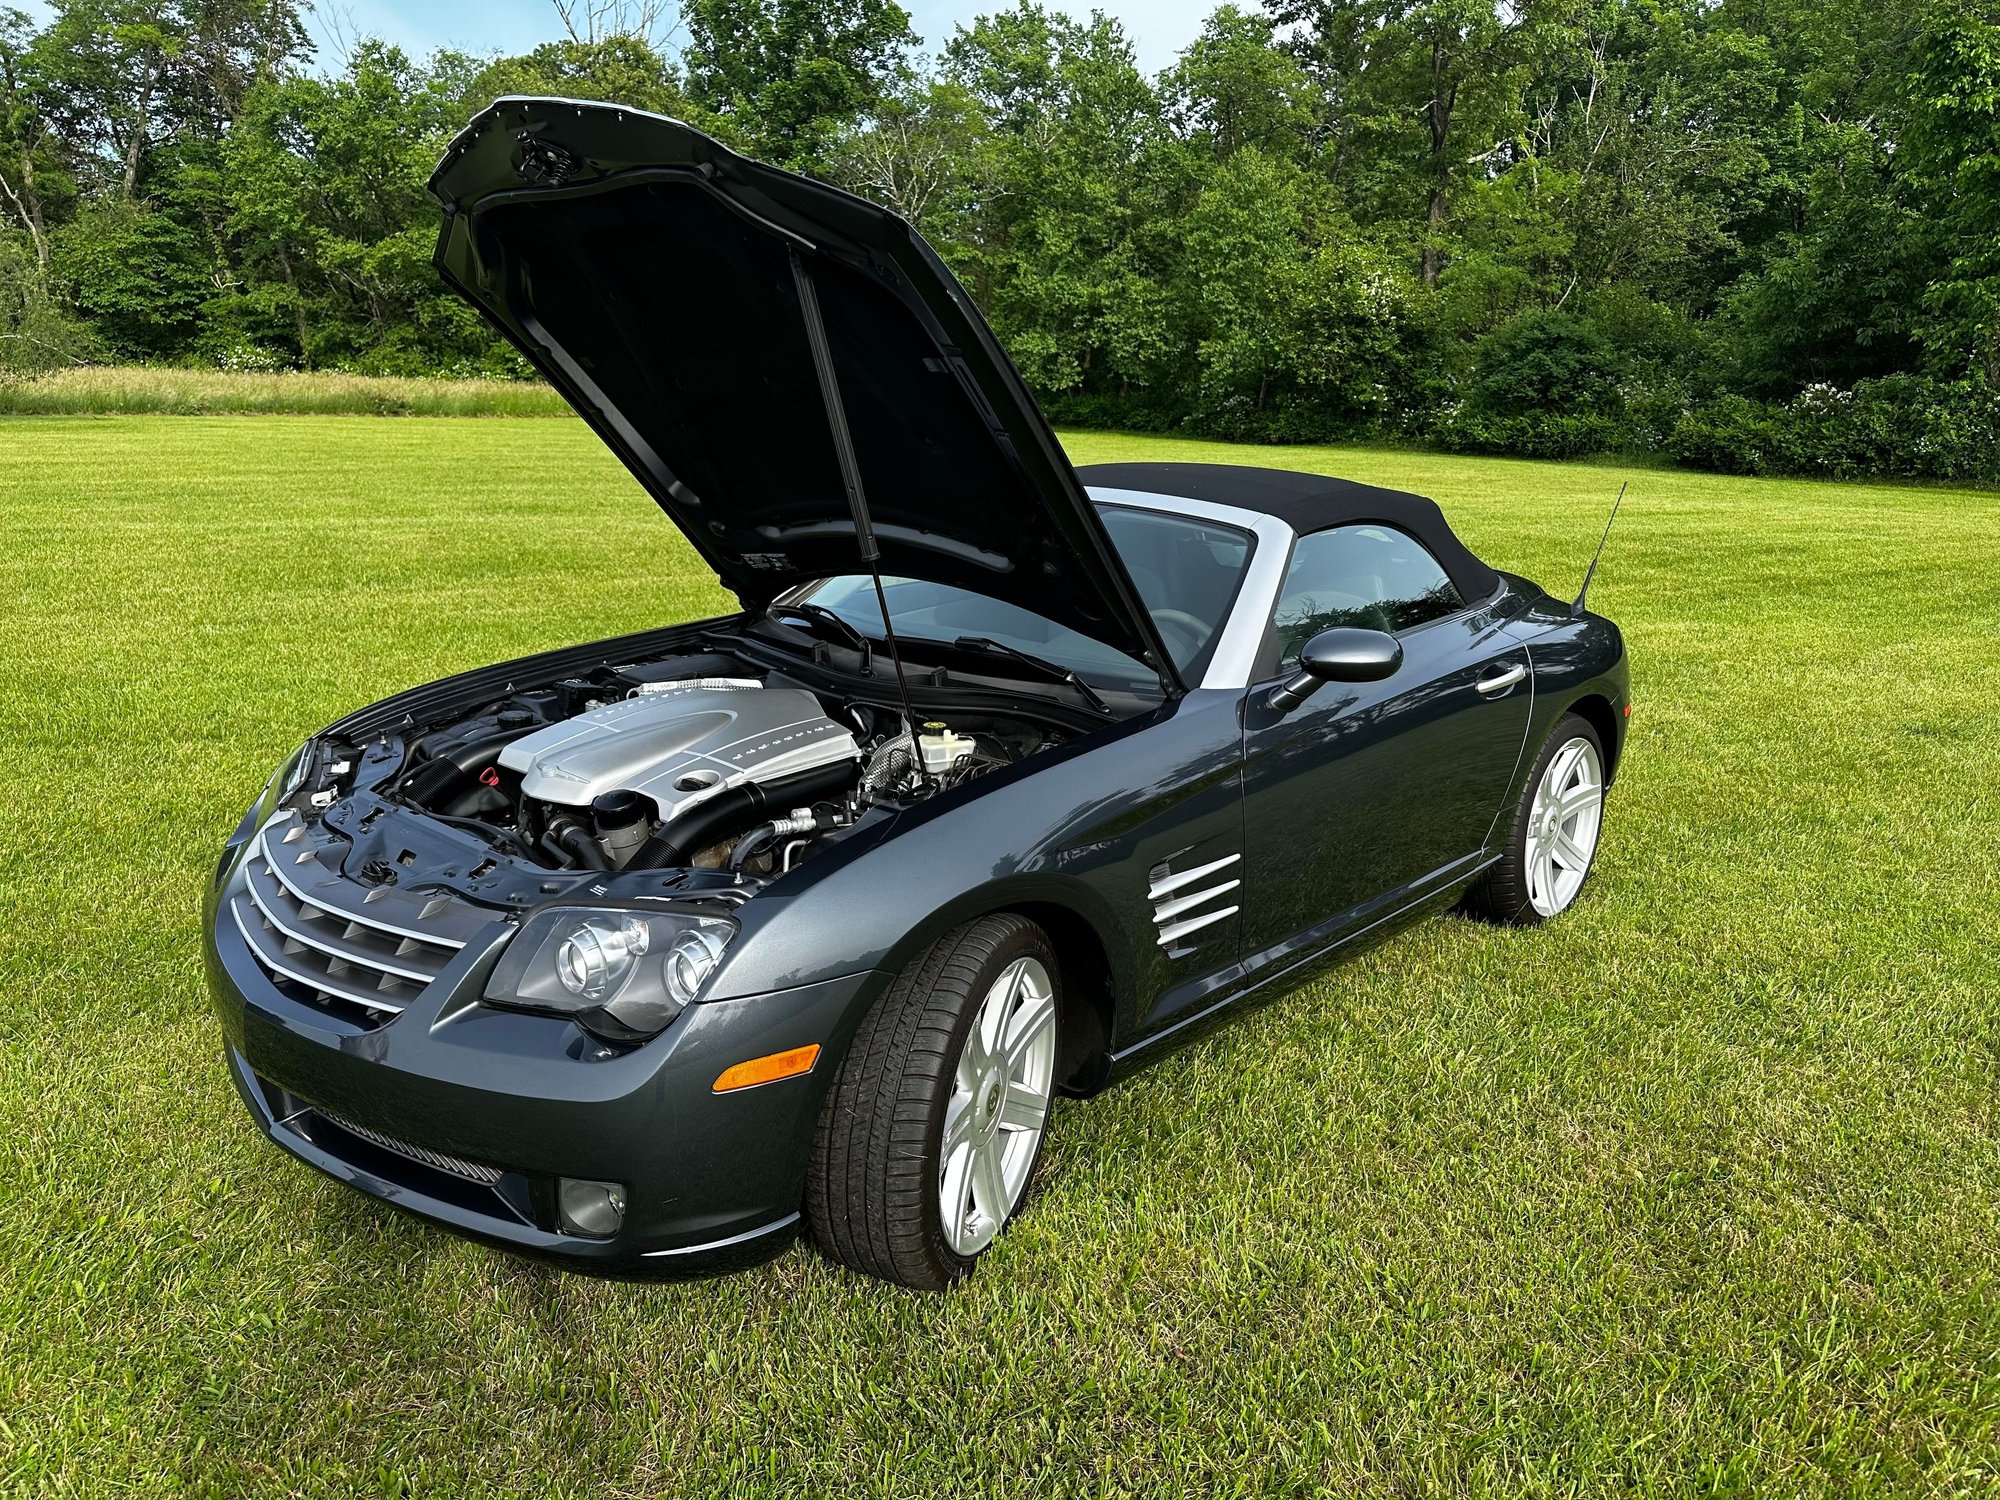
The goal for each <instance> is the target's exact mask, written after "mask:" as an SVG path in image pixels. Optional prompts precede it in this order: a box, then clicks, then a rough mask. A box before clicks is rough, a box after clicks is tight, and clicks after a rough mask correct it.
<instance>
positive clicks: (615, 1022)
mask: <svg viewBox="0 0 2000 1500" xmlns="http://www.w3.org/2000/svg"><path fill="white" fill-rule="evenodd" d="M735 936H736V924H735V923H734V922H732V921H730V920H729V919H728V918H726V917H711V916H702V915H698V914H694V913H689V912H676V911H657V912H656V911H635V910H632V909H630V908H605V907H595V906H552V907H546V908H544V909H543V910H541V911H538V912H536V913H535V914H534V915H533V916H531V917H529V918H528V920H527V921H526V922H525V923H523V924H522V926H521V930H520V932H518V933H516V934H515V936H514V940H513V941H512V942H511V943H509V944H508V945H507V951H506V952H505V953H503V954H502V955H501V956H500V962H499V963H498V964H496V965H495V966H494V969H493V977H492V978H491V979H489V980H487V982H486V990H485V998H486V1001H487V1003H489V1004H492V1005H499V1006H505V1007H508V1008H511V1009H514V1010H536V1011H546V1012H549V1013H550V1014H554V1015H564V1016H574V1017H575V1018H576V1020H577V1022H578V1024H579V1025H581V1026H583V1027H585V1028H586V1029H587V1030H590V1031H592V1032H595V1033H597V1034H598V1035H600V1036H605V1037H609V1038H611V1039H613V1040H617V1041H635V1040H638V1039H640V1038H643V1037H649V1036H654V1035H656V1034H657V1033H659V1032H660V1031H662V1030H663V1029H665V1027H666V1024H667V1023H668V1022H669V1021H671V1020H673V1018H674V1017H675V1016H677V1015H679V1014H680V1013H681V1011H682V1010H683V1009H685V1008H686V1007H687V1006H688V1005H689V1004H691V1003H692V1002H693V1001H694V1000H695V999H696V997H698V996H699V995H700V993H701V988H702V986H703V985H704V984H705V983H706V982H707V980H708V976H709V975H710V974H711V973H712V972H714V969H715V966H716V964H717V963H718V962H720V961H721V958H722V953H723V950H724V949H725V948H727V947H728V946H729V940H730V939H731V938H733V937H735Z"/></svg>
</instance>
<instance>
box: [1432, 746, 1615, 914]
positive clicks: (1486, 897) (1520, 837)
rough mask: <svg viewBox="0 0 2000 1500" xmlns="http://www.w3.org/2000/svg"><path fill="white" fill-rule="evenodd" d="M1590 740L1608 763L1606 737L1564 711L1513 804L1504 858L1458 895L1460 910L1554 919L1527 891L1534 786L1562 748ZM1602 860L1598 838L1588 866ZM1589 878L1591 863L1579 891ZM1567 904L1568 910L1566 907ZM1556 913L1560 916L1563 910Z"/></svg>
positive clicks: (1601, 761)
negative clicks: (1577, 741)
mask: <svg viewBox="0 0 2000 1500" xmlns="http://www.w3.org/2000/svg"><path fill="white" fill-rule="evenodd" d="M1575 739H1582V740H1588V741H1589V742H1590V743H1591V745H1592V746H1593V747H1595V749H1596V751H1597V762H1598V764H1599V765H1600V766H1601V765H1603V764H1604V740H1603V737H1602V736H1600V735H1599V734H1598V732H1597V731H1596V730H1595V729H1593V728H1592V727H1591V725H1590V721H1589V720H1588V719H1585V718H1583V717H1582V716H1581V715H1579V714H1564V715H1563V716H1562V718H1560V719H1559V720H1557V721H1556V727H1555V728H1554V729H1552V730H1550V731H1549V737H1548V740H1547V741H1546V742H1545V743H1544V744H1543V745H1542V749H1541V753H1540V754H1539V755H1537V756H1536V757H1535V763H1534V765H1533V766H1532V767H1531V768H1530V769H1529V772H1528V779H1527V781H1526V783H1525V784H1524V785H1523V786H1522V788H1521V796H1520V800H1519V801H1518V802H1516V803H1515V804H1514V808H1513V811H1512V812H1511V814H1510V815H1509V822H1508V826H1507V834H1506V842H1505V843H1504V844H1503V846H1502V852H1501V856H1500V861H1499V863H1497V864H1495V865H1492V866H1490V867H1489V868H1488V869H1487V871H1486V873H1485V874H1483V875H1481V876H1480V877H1479V879H1477V880H1475V881H1474V882H1473V883H1472V885H1471V887H1470V888H1469V889H1468V890H1467V891H1466V893H1465V895H1464V896H1463V897H1461V898H1460V900H1459V909H1460V910H1461V911H1463V912H1465V913H1466V914H1467V915H1468V916H1473V917H1477V918H1479V919H1480V920H1481V921H1484V922H1497V923H1500V924H1501V925H1503V926H1507V927H1539V926H1540V925H1541V924H1542V923H1544V922H1546V921H1548V920H1549V918H1548V917H1546V916H1544V915H1543V914H1542V913H1541V912H1539V911H1537V910H1535V904H1534V902H1533V900H1531V899H1530V897H1529V894H1528V836H1529V832H1530V824H1531V822H1532V820H1533V811H1534V805H1535V790H1536V788H1538V787H1539V786H1540V785H1541V784H1542V778H1543V776H1544V775H1545V774H1546V773H1547V772H1548V769H1549V764H1550V762H1551V761H1553V760H1554V759H1555V758H1556V754H1557V752H1558V751H1560V750H1561V749H1562V747H1563V746H1564V745H1567V744H1568V743H1569V742H1570V741H1571V740H1575ZM1596 863H1597V841H1596V840H1593V841H1592V843H1591V848H1590V859H1589V866H1590V867H1594V866H1595V865H1596ZM1589 883H1590V868H1586V869H1585V871H1584V877H1583V881H1582V884H1581V885H1579V886H1578V894H1579V895H1580V894H1581V892H1582V889H1583V886H1587V885H1588V884H1589ZM1576 899H1577V898H1576V897H1575V896H1572V897H1571V898H1570V902H1569V905H1571V906H1574V905H1575V904H1576ZM1567 909H1568V907H1565V908H1564V910H1567ZM1557 915H1560V913H1558V914H1557Z"/></svg>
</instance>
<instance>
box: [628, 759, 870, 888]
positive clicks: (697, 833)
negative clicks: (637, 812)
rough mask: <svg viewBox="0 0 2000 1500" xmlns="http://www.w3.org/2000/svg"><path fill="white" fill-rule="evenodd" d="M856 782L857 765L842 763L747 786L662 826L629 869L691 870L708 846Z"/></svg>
mask: <svg viewBox="0 0 2000 1500" xmlns="http://www.w3.org/2000/svg"><path fill="white" fill-rule="evenodd" d="M853 780H854V763H853V762H852V761H839V762H836V763H835V764H833V765H830V766H821V767H819V768H818V769H817V770H813V771H801V772H800V773H799V774H798V775H796V776H787V777H784V778H783V779H781V780H778V781H772V782H768V783H766V784H764V785H762V786H760V785H758V784H757V783H756V782H754V781H746V782H745V783H744V784H743V785H742V786H734V787H730V788H729V789H728V790H727V791H723V792H717V793H716V794H715V795H714V796H713V797H709V798H707V799H706V800H704V801H701V802H697V803H696V804H695V805H694V806H693V807H691V808H689V809H688V810H687V812H685V813H683V814H682V815H681V816H680V817H678V818H676V819H674V821H673V822H671V823H663V824H661V825H660V827H659V828H658V829H657V830H655V832H654V833H653V836H652V837H651V838H649V839H647V840H646V842H645V843H643V844H641V845H640V846H639V850H638V852H637V853H636V854H634V855H633V856H632V858H631V861H630V862H629V863H628V864H627V865H626V866H625V868H626V869H628V870H665V869H672V868H675V867H677V866H681V865H685V864H687V863H688V862H689V861H690V860H691V859H693V858H694V856H695V855H696V854H698V853H700V852H701V851H702V850H703V849H706V848H707V847H708V846H709V845H710V844H716V843H720V842H721V841H722V840H723V839H725V838H727V837H729V836H730V835H731V834H732V833H737V832H740V831H742V830H743V829H744V828H747V827H749V826H750V825H752V824H754V823H757V822H760V821H762V820H763V819H764V818H765V817H768V816H769V814H770V810H771V809H772V808H780V809H783V810H785V811H790V810H791V809H792V808H794V807H807V806H810V805H811V804H812V803H813V802H814V800H816V799H818V798H822V797H830V796H833V795H834V794H836V793H838V792H842V791H845V790H846V789H847V786H848V784H849V783H850V782H852V781H853Z"/></svg>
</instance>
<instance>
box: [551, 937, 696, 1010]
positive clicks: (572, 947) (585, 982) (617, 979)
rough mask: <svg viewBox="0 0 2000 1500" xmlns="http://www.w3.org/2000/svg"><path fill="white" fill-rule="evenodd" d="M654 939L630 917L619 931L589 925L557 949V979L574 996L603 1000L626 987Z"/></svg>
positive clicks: (566, 939) (563, 941)
mask: <svg viewBox="0 0 2000 1500" xmlns="http://www.w3.org/2000/svg"><path fill="white" fill-rule="evenodd" d="M651 938H652V934H651V932H649V931H648V930H647V927H646V924H645V923H644V922H635V921H634V920H632V918H630V917H621V918H620V919H619V921H618V924H617V925H616V926H615V927H614V926H608V925H606V924H605V923H602V922H585V923H584V924H583V925H582V926H580V927H576V928H573V929H572V930H571V932H570V935H569V936H568V937H566V938H564V939H563V940H562V946H561V947H559V948H557V949H556V978H557V979H559V980H561V981H562V987H563V988H564V989H566V990H568V991H569V992H570V993H571V994H572V995H581V996H583V998H584V999H586V1000H602V999H603V998H604V997H605V996H606V995H607V994H609V993H611V992H612V991H613V990H614V989H616V988H618V987H619V986H621V985H623V984H624V983H625V977H626V975H628V974H629V973H631V971H632V965H633V964H635V963H637V962H638V961H639V960H640V959H642V958H644V957H645V956H646V949H647V947H648V946H649V944H650V941H651ZM683 1003H685V1002H683Z"/></svg>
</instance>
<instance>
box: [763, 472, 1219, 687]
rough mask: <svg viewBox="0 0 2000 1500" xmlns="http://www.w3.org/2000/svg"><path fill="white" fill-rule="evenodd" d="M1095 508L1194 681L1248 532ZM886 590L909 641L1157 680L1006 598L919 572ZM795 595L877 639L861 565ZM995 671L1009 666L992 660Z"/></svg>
mask: <svg viewBox="0 0 2000 1500" xmlns="http://www.w3.org/2000/svg"><path fill="white" fill-rule="evenodd" d="M1098 513H1099V515H1100V516H1102V518H1103V520H1104V525H1105V529H1106V530H1107V531H1109V532H1110V534H1111V541H1112V545H1113V546H1115V547H1116V548H1117V549H1118V555H1119V557H1120V558H1121V559H1122V560H1123V562H1124V564H1125V569H1126V571H1127V572H1128V573H1130V574H1131V575H1132V582H1133V584H1134V585H1135V586H1136V587H1137V588H1138V590H1139V598H1140V600H1141V601H1142V602H1143V603H1144V604H1145V606H1146V609H1147V612H1148V613H1150V614H1151V615H1152V617H1153V623H1154V624H1155V625H1156V626H1158V627H1159V631H1160V638H1161V639H1162V640H1163V641H1164V642H1165V643H1166V647H1167V654H1168V655H1169V656H1171V657H1172V658H1173V663H1174V666H1175V667H1176V668H1178V669H1179V671H1180V675H1181V680H1182V681H1183V682H1185V683H1188V684H1190V685H1195V684H1198V683H1199V682H1200V681H1201V674H1202V671H1203V669H1204V668H1206V666H1207V665H1208V657H1209V653H1210V652H1211V650H1212V649H1213V648H1214V644H1215V640H1216V637H1217V636H1218V635H1219V634H1220V633H1221V630H1222V623H1223V621H1224V620H1226V619H1227V618H1228V617H1229V610H1230V606H1231V605H1233V604H1234V603H1235V602H1236V591H1237V589H1238V588H1239V587H1240V586H1241V584H1242V582H1243V570H1244V568H1245V567H1246V566H1248V564H1249V561H1250V537H1249V534H1248V533H1246V532H1242V531H1238V530H1236V529H1235V528H1234V527H1230V526H1217V525H1214V524H1213V523H1211V522H1203V521H1192V520H1189V519H1188V518H1186V517H1184V516H1169V515H1163V514H1161V513H1159V512H1157V511H1148V510H1134V509H1132V508H1130V507H1129V506H1122V505H1106V506H1100V507H1099V508H1098ZM882 592H883V595H884V596H885V597H886V598H887V600H888V603H889V618H890V619H891V620H892V621H893V622H894V623H895V626H896V634H897V636H898V637H900V638H901V639H902V640H904V641H905V642H917V641H926V640H928V641H946V642H949V641H955V640H957V639H958V638H959V637H961V636H984V637H985V638H986V639H988V640H991V641H997V642H999V644H1001V645H1003V646H1011V647H1013V648H1014V649H1015V650H1016V651H1025V652H1027V653H1028V654H1029V655H1030V656H1039V657H1040V658H1042V660H1044V661H1047V662H1053V663H1054V664H1055V665H1057V666H1060V667H1067V668H1069V669H1070V670H1071V671H1073V672H1075V673H1076V674H1077V676H1079V677H1081V678H1082V679H1083V680H1084V681H1085V682H1088V683H1090V684H1091V685H1092V686H1093V687H1103V688H1112V689H1117V690H1121V691H1122V690H1129V689H1134V688H1137V689H1141V690H1144V689H1149V688H1152V687H1153V686H1154V684H1155V683H1156V682H1157V681H1158V678H1157V677H1156V676H1155V674H1154V673H1153V672H1152V671H1151V670H1150V669H1148V668H1147V667H1146V666H1145V665H1144V664H1143V663H1141V662H1137V661H1134V660H1133V659H1132V658H1131V657H1129V656H1127V655H1125V654H1124V653H1123V652H1121V651H1116V650H1113V649H1112V648H1111V647H1110V646H1107V645H1105V644H1103V643H1102V642H1101V641H1095V640H1092V639H1091V638H1090V637H1089V636H1087V635H1083V634H1080V633H1079V632H1077V631H1074V630H1071V629H1069V628H1068V627H1066V626H1062V625H1058V624H1056V623H1055V622H1053V621H1051V620H1045V619H1043V618H1042V617H1041V616H1040V615H1037V614H1033V613H1031V612H1030V611H1028V610H1025V609H1022V608H1020V607H1019V606H1018V605H1014V604H1008V603H1006V602H1005V601H1003V600H999V599H992V598H988V597H987V596H986V595H984V594H975V593H973V592H971V591H970V590H968V589H959V588H951V587H949V586H947V585H945V584H941V583H926V582H924V581H923V580H921V579H916V578H884V579H883V580H882ZM793 602H795V603H801V604H817V605H819V606H820V607H821V608H823V609H828V610H831V611H832V612H833V613H835V614H837V615H839V616H840V617H841V619H843V620H845V621H846V622H847V623H848V624H850V625H852V626H853V627H854V628H855V629H856V630H857V631H859V632H860V633H861V634H863V635H865V636H868V637H869V638H871V639H876V640H879V639H880V638H881V635H882V614H881V610H880V609H879V608H878V607H877V605H876V602H875V587H874V584H873V583H872V582H871V581H870V579H869V578H868V576H867V575H866V574H865V573H863V574H854V573H849V574H843V575H842V576H840V577H838V578H828V579H826V580H824V581H822V582H820V583H816V584H813V585H812V586H811V587H810V588H808V589H807V590H806V591H805V592H804V593H802V594H798V595H795V596H793ZM994 670H995V671H996V672H1000V673H1003V674H1005V673H1006V671H1007V669H1006V668H1005V667H1004V665H1002V664H1001V663H1000V660H999V659H998V658H996V659H995V664H994Z"/></svg>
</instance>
